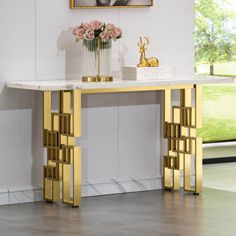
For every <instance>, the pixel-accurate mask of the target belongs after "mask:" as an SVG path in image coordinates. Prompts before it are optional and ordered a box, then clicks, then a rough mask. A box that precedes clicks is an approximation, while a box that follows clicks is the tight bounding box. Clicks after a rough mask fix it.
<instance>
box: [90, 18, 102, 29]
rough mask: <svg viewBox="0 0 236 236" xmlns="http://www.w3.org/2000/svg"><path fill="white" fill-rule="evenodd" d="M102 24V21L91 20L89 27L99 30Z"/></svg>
mask: <svg viewBox="0 0 236 236" xmlns="http://www.w3.org/2000/svg"><path fill="white" fill-rule="evenodd" d="M102 26H103V23H102V22H101V21H97V20H94V21H91V22H90V23H89V28H90V29H93V30H99V29H101V28H102Z"/></svg>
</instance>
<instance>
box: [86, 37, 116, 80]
mask: <svg viewBox="0 0 236 236" xmlns="http://www.w3.org/2000/svg"><path fill="white" fill-rule="evenodd" d="M111 47H112V41H111V40H109V41H106V42H104V41H101V40H100V39H94V40H84V43H83V48H84V74H85V75H84V76H83V77H82V81H83V82H110V81H113V77H112V76H110V61H111Z"/></svg>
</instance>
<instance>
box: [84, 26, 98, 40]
mask: <svg viewBox="0 0 236 236" xmlns="http://www.w3.org/2000/svg"><path fill="white" fill-rule="evenodd" d="M94 38H95V36H94V31H93V30H91V29H87V30H86V32H85V34H84V39H85V40H94Z"/></svg>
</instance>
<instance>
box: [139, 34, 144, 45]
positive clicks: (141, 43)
mask: <svg viewBox="0 0 236 236" xmlns="http://www.w3.org/2000/svg"><path fill="white" fill-rule="evenodd" d="M138 46H139V47H140V48H142V47H143V46H144V44H143V40H142V37H141V36H140V37H139V42H138Z"/></svg>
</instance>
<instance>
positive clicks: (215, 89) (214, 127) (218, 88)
mask: <svg viewBox="0 0 236 236" xmlns="http://www.w3.org/2000/svg"><path fill="white" fill-rule="evenodd" d="M197 72H198V73H199V74H208V75H209V72H210V67H209V65H200V66H197ZM215 75H221V76H236V62H228V63H216V64H215ZM199 135H200V136H202V137H203V141H204V142H216V141H227V140H236V84H229V85H226V84H222V85H214V84H213V85H204V86H203V128H202V129H201V130H199Z"/></svg>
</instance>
